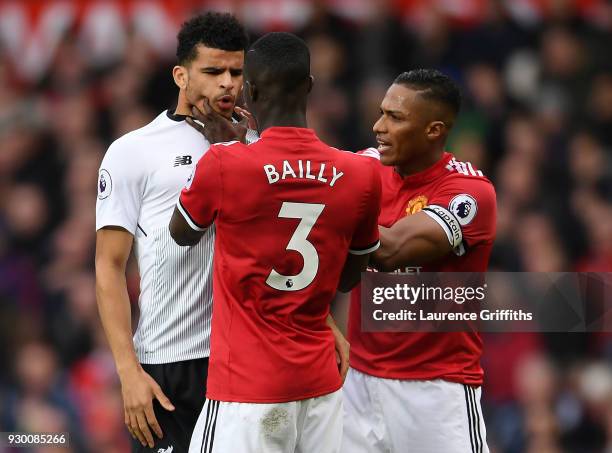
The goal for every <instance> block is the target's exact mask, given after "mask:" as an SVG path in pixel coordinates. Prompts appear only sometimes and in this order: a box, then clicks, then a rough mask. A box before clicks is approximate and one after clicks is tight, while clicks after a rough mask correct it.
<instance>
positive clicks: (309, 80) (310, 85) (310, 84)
mask: <svg viewBox="0 0 612 453" xmlns="http://www.w3.org/2000/svg"><path fill="white" fill-rule="evenodd" d="M313 86H314V76H313V75H312V74H311V75H310V76H309V77H308V93H310V92H311V91H312V87H313Z"/></svg>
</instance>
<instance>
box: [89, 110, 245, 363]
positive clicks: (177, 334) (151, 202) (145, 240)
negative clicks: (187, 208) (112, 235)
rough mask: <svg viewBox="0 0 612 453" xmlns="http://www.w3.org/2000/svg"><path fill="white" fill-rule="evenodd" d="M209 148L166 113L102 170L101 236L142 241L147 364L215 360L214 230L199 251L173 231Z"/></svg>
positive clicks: (117, 147) (141, 328) (142, 345)
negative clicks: (117, 234) (183, 195)
mask: <svg viewBox="0 0 612 453" xmlns="http://www.w3.org/2000/svg"><path fill="white" fill-rule="evenodd" d="M255 138H256V134H253V132H252V131H249V139H251V140H253V139H255ZM209 147H210V143H209V142H208V141H207V140H206V139H205V138H204V137H203V136H202V135H201V134H200V133H199V132H197V131H196V130H194V129H193V128H192V127H191V126H189V124H187V122H186V121H185V117H184V116H182V115H174V114H171V113H170V112H168V111H165V112H163V113H161V114H160V115H158V116H157V118H155V119H154V120H153V121H152V122H151V123H149V124H148V125H146V126H144V127H142V128H140V129H137V130H135V131H132V132H130V133H128V134H126V135H124V136H122V137H120V138H119V139H117V140H116V141H115V142H113V143H112V144H111V146H110V147H109V149H108V151H107V153H106V155H105V156H104V159H103V161H102V164H101V165H100V171H99V176H98V200H97V203H96V230H99V229H100V228H104V227H107V226H118V227H122V228H124V229H126V230H127V231H128V232H130V233H132V234H133V235H134V251H135V255H136V258H137V261H138V269H139V272H140V297H139V300H138V304H139V307H140V319H139V322H138V327H137V329H136V333H135V335H134V346H135V349H136V354H137V355H138V359H139V360H140V362H141V363H147V364H159V363H171V362H179V361H183V360H192V359H197V358H202V357H207V356H208V355H209V351H210V348H209V337H210V321H211V316H212V256H213V250H214V239H215V232H214V226H213V227H211V228H209V229H208V230H207V231H206V233H205V234H204V236H203V237H202V239H201V240H200V242H199V243H198V244H197V245H195V246H192V247H181V246H179V245H177V244H176V243H175V242H174V240H173V239H172V238H171V237H170V232H169V229H168V225H169V223H170V218H171V217H172V213H173V212H174V208H175V206H176V202H177V199H178V196H179V193H180V191H181V189H182V188H183V187H184V186H185V184H187V183H188V181H189V178H190V177H191V175H192V174H193V171H194V169H195V165H196V164H197V162H198V160H199V159H200V157H202V156H203V155H204V153H205V152H206V151H207V150H208V148H209Z"/></svg>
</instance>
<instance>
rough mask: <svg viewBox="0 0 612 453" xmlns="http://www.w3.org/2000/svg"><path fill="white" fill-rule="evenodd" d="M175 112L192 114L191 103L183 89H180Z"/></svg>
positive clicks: (176, 113)
mask: <svg viewBox="0 0 612 453" xmlns="http://www.w3.org/2000/svg"><path fill="white" fill-rule="evenodd" d="M174 114H175V115H185V116H191V104H190V103H189V102H188V101H187V98H186V97H185V94H184V93H183V92H182V91H179V95H178V99H177V101H176V109H175V110H174Z"/></svg>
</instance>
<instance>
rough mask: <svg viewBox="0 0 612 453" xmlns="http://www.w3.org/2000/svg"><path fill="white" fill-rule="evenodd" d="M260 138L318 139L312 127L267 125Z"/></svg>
mask: <svg viewBox="0 0 612 453" xmlns="http://www.w3.org/2000/svg"><path fill="white" fill-rule="evenodd" d="M261 138H271V139H274V140H290V139H297V140H308V141H311V140H318V138H317V135H316V134H315V132H314V131H313V130H312V129H307V128H304V127H280V126H279V127H269V128H267V129H266V130H265V131H263V132H262V133H261Z"/></svg>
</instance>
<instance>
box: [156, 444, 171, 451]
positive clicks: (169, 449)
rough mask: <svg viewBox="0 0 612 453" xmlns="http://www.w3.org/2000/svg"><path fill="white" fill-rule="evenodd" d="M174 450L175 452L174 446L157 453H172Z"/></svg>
mask: <svg viewBox="0 0 612 453" xmlns="http://www.w3.org/2000/svg"><path fill="white" fill-rule="evenodd" d="M172 450H174V447H173V446H172V445H170V446H169V447H168V448H160V449H158V450H157V453H172Z"/></svg>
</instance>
